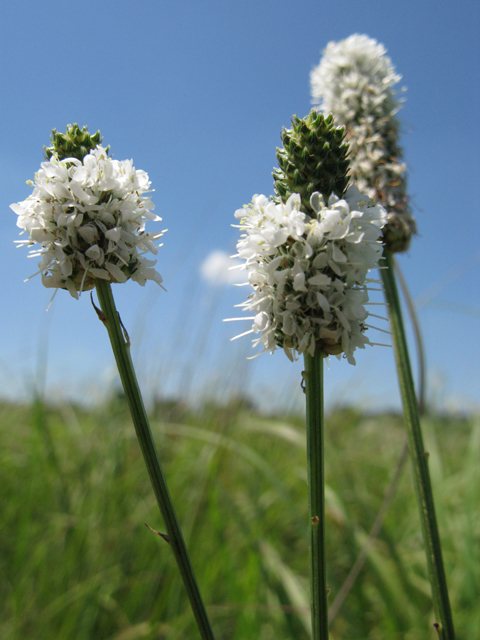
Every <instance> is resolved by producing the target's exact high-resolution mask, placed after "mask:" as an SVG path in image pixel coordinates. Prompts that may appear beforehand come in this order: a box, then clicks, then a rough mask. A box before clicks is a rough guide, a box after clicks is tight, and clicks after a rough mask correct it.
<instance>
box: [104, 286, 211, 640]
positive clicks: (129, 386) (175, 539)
mask: <svg viewBox="0 0 480 640" xmlns="http://www.w3.org/2000/svg"><path fill="white" fill-rule="evenodd" d="M96 291H97V296H98V300H99V302H100V307H101V309H102V312H103V315H100V313H99V315H100V318H101V320H102V321H103V323H104V324H105V326H106V328H107V331H108V335H109V338H110V342H111V344H112V349H113V353H114V356H115V361H116V363H117V367H118V372H119V374H120V379H121V381H122V385H123V389H124V391H125V395H126V397H127V400H128V405H129V407H130V412H131V415H132V419H133V424H134V426H135V431H136V434H137V438H138V442H139V444H140V448H141V450H142V453H143V457H144V460H145V464H146V465H147V469H148V474H149V476H150V481H151V483H152V486H153V490H154V492H155V496H156V498H157V502H158V506H159V507H160V511H161V513H162V516H163V519H164V521H165V526H166V528H167V534H168V542H169V544H170V546H171V547H172V550H173V553H174V555H175V559H176V561H177V564H178V568H179V569H180V573H181V575H182V579H183V582H184V584H185V588H186V590H187V593H188V597H189V599H190V604H191V606H192V609H193V613H194V615H195V619H196V621H197V625H198V628H199V630H200V635H201V637H202V639H203V640H213V638H214V636H213V632H212V630H211V627H210V623H209V621H208V618H207V613H206V611H205V606H204V604H203V601H202V597H201V595H200V591H199V589H198V585H197V581H196V579H195V575H194V573H193V568H192V566H191V564H190V559H189V557H188V553H187V548H186V546H185V542H184V539H183V535H182V532H181V530H180V527H179V524H178V521H177V517H176V515H175V509H174V507H173V504H172V499H171V497H170V494H169V491H168V487H167V484H166V481H165V477H164V475H163V471H162V467H161V465H160V460H159V458H158V454H157V450H156V447H155V443H154V441H153V436H152V432H151V430H150V425H149V422H148V418H147V414H146V411H145V406H144V404H143V400H142V396H141V394H140V389H139V386H138V382H137V378H136V375H135V371H134V368H133V364H132V359H131V357H130V342H129V340H128V336H127V334H126V331H125V329H124V328H123V326H122V325H121V322H120V318H119V315H118V312H117V310H116V308H115V302H114V299H113V295H112V289H111V286H110V283H108V282H105V281H103V280H98V281H97V284H96Z"/></svg>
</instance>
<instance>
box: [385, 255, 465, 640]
mask: <svg viewBox="0 0 480 640" xmlns="http://www.w3.org/2000/svg"><path fill="white" fill-rule="evenodd" d="M381 266H382V267H383V268H382V269H381V270H380V273H381V275H382V280H383V286H384V289H385V299H386V301H387V304H388V306H389V316H390V326H391V329H392V340H393V347H394V350H395V359H396V362H397V371H398V379H399V384H400V392H401V395H402V402H403V412H404V417H405V422H406V425H407V433H408V444H409V449H410V458H411V461H412V466H413V470H414V484H415V492H416V495H417V501H418V504H419V510H420V520H421V523H422V533H423V539H424V543H425V546H426V555H427V565H428V573H429V578H430V585H431V588H432V595H433V604H434V609H435V615H436V617H437V623H436V624H438V626H437V627H436V628H437V630H438V633H439V637H440V638H441V640H454V639H455V631H454V628H453V619H452V613H451V608H450V602H449V598H448V590H447V581H446V577H445V570H444V567H443V559H442V549H441V544H440V536H439V533H438V525H437V519H436V516H435V506H434V502H433V492H432V486H431V482H430V474H429V470H428V452H427V451H425V447H424V445H423V438H422V432H421V429H420V418H419V411H418V404H417V399H416V395H415V388H414V385H413V376H412V371H411V367H410V361H409V357H408V350H407V342H406V338H405V331H404V328H403V320H402V312H401V308H400V299H399V296H398V291H397V285H396V282H395V273H394V263H393V257H392V255H391V253H390V252H389V251H388V250H387V249H385V250H384V258H383V260H382V263H381Z"/></svg>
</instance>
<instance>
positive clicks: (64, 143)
mask: <svg viewBox="0 0 480 640" xmlns="http://www.w3.org/2000/svg"><path fill="white" fill-rule="evenodd" d="M50 140H51V142H52V146H51V147H43V150H44V152H45V156H46V158H47V160H50V158H51V157H52V156H53V155H55V156H56V157H57V158H58V159H59V160H64V159H65V158H77V160H80V162H83V159H84V157H85V156H86V155H88V154H89V153H90V151H92V149H95V147H97V146H98V145H99V144H100V143H101V142H102V140H103V138H102V136H101V134H100V131H97V132H96V133H94V134H93V135H90V134H89V133H88V128H87V127H83V128H82V129H80V127H79V126H78V124H77V123H74V124H68V125H67V131H66V133H58V132H57V130H56V129H52V135H51V136H50ZM109 149H110V147H106V149H105V150H106V151H107V153H108V150H109Z"/></svg>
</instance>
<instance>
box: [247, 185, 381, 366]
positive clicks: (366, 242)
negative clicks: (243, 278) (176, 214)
mask: <svg viewBox="0 0 480 640" xmlns="http://www.w3.org/2000/svg"><path fill="white" fill-rule="evenodd" d="M310 204H311V208H312V209H313V211H314V215H313V216H310V215H309V214H307V213H305V212H304V211H302V210H301V198H300V196H299V195H298V194H292V195H291V196H290V197H289V198H288V200H287V202H286V203H285V204H283V203H277V202H273V201H271V200H269V199H268V198H266V197H265V196H263V195H255V196H254V197H253V200H252V203H251V204H250V205H246V206H245V207H244V208H243V209H239V210H238V211H237V212H236V213H235V217H236V218H237V219H239V220H240V229H241V230H242V231H244V232H245V233H244V234H243V235H242V238H241V240H240V241H239V242H238V244H237V250H238V257H239V258H243V259H244V260H245V268H246V270H247V274H248V280H249V283H250V284H251V285H252V286H253V289H254V292H253V294H251V295H250V296H249V298H248V300H247V301H246V302H244V303H242V304H240V305H238V306H240V307H242V308H243V309H244V310H245V311H249V312H250V313H252V312H253V313H254V314H255V315H254V322H253V327H252V329H251V331H248V332H246V333H255V334H258V333H260V334H261V335H260V337H259V338H256V339H255V340H254V341H253V346H254V347H255V346H256V345H258V344H259V343H261V344H262V345H263V348H264V351H271V352H273V351H274V350H275V349H276V348H279V347H281V348H283V349H284V350H285V353H286V354H287V356H288V357H289V358H290V359H291V360H293V359H295V357H296V354H302V353H308V354H310V355H312V356H313V354H314V352H315V350H316V349H319V350H320V351H322V352H323V353H325V354H327V355H337V356H338V357H340V355H341V354H342V352H343V353H345V356H346V357H347V359H348V361H349V362H350V364H355V358H354V357H353V352H354V351H355V349H356V348H357V347H359V348H362V349H363V348H365V345H366V344H371V343H370V340H369V339H368V337H367V336H366V335H365V331H366V328H367V327H366V324H365V321H366V319H367V317H368V311H367V310H366V309H365V305H366V304H367V303H368V291H367V283H366V278H367V274H368V272H369V271H370V269H372V268H374V267H375V266H377V263H378V260H379V259H380V257H381V256H382V244H381V235H382V231H381V230H382V227H383V226H384V225H385V222H386V212H385V209H384V208H383V207H382V206H380V205H377V206H374V205H373V203H372V202H371V201H370V200H369V199H368V198H365V197H364V196H362V195H361V194H360V193H359V191H358V189H357V188H356V187H350V188H349V189H348V190H347V192H346V194H345V196H344V198H342V199H340V198H338V197H337V196H335V195H333V194H332V195H331V196H330V198H329V200H328V205H326V204H325V202H324V198H323V196H322V195H321V194H320V193H318V192H316V193H314V194H313V195H312V196H311V201H310ZM242 335H245V334H242ZM237 337H239V336H237ZM262 353H263V352H262Z"/></svg>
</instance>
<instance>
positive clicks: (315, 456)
mask: <svg viewBox="0 0 480 640" xmlns="http://www.w3.org/2000/svg"><path fill="white" fill-rule="evenodd" d="M323 360H324V354H323V353H322V352H321V351H319V350H316V351H315V353H314V355H313V356H310V355H309V354H307V353H306V354H305V371H304V373H303V377H304V381H305V394H306V403H307V469H308V509H309V518H310V523H309V526H310V535H309V545H310V597H311V615H312V637H313V640H326V639H327V638H328V607H327V595H328V591H327V584H326V581H327V577H326V557H325V469H324V453H323V452H324V446H323V441H324V437H323V433H324V410H323V404H324V403H323Z"/></svg>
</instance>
